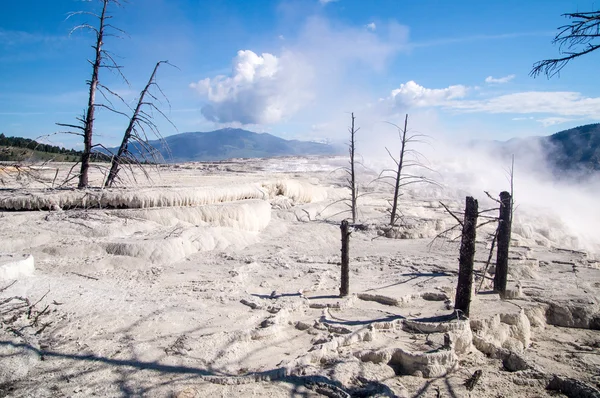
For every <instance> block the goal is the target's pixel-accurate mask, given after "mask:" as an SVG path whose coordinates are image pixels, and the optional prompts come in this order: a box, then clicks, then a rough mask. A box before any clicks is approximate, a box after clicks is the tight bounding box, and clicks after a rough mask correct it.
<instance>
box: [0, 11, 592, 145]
mask: <svg viewBox="0 0 600 398" xmlns="http://www.w3.org/2000/svg"><path fill="white" fill-rule="evenodd" d="M99 6H100V2H99V1H92V2H82V1H76V0H53V1H46V0H7V1H5V2H3V7H2V9H3V10H2V13H1V14H0V77H1V78H0V132H3V133H4V134H6V135H19V136H26V137H30V138H36V137H39V136H42V135H48V134H52V133H55V132H58V131H60V129H59V128H58V127H57V126H56V125H55V123H56V122H62V123H73V122H75V118H76V117H77V116H80V115H81V114H82V112H83V109H84V107H85V103H86V97H87V86H86V85H85V81H86V79H88V78H89V75H90V73H91V70H90V67H89V65H88V63H87V61H86V59H88V58H91V57H92V56H93V51H92V49H91V48H90V45H91V44H92V42H93V37H92V36H91V34H90V33H86V32H82V31H78V32H75V33H74V34H72V35H69V32H70V30H71V29H72V28H73V27H74V26H76V25H77V24H79V23H83V22H90V23H93V22H94V21H93V20H92V19H91V18H82V17H73V18H69V19H66V16H67V15H68V13H69V12H71V11H78V10H86V11H88V10H91V11H94V10H98V9H99ZM593 9H594V3H593V2H592V1H554V0H545V1H537V0H536V1H512V0H505V1H493V2H492V1H489V2H482V1H458V2H456V1H455V2H450V1H427V0H424V1H419V2H416V1H399V0H372V1H363V0H337V1H331V0H330V1H325V0H281V1H278V0H246V1H235V0H213V1H208V0H206V1H198V0H196V1H192V0H130V1H129V2H127V3H125V4H124V6H123V7H121V8H116V7H112V8H111V9H110V10H111V13H112V15H113V16H114V18H113V20H112V21H111V23H113V24H114V25H116V26H118V27H119V28H122V29H124V30H126V31H127V33H128V35H129V36H128V37H124V38H122V39H119V38H115V37H108V38H107V39H106V40H105V49H107V50H109V51H111V52H113V53H114V54H116V55H117V56H118V57H119V58H118V62H119V63H120V64H122V65H123V67H124V68H123V73H124V74H125V75H126V77H127V79H128V80H129V83H130V84H129V85H127V84H125V83H124V82H123V81H122V80H121V79H120V78H119V77H118V76H116V75H114V74H111V73H110V72H109V71H108V70H104V71H103V72H104V73H103V75H101V81H102V82H103V83H104V84H105V85H107V86H109V87H111V89H112V90H114V91H117V92H118V93H120V94H121V95H122V96H123V98H124V99H125V100H126V101H128V102H130V103H133V102H134V101H135V99H136V96H137V93H139V91H140V90H141V89H142V88H143V85H144V84H145V81H146V79H147V78H148V77H149V74H150V73H151V71H152V68H153V66H154V64H155V63H156V62H157V61H159V60H169V61H170V62H171V63H173V64H175V65H177V67H178V68H179V69H176V68H170V67H167V66H166V67H163V68H162V69H161V70H160V71H159V76H158V82H159V84H160V85H161V87H162V89H163V91H164V92H165V94H166V95H167V96H168V98H169V100H170V105H171V106H170V107H169V106H168V104H166V103H163V105H162V106H161V109H162V110H164V111H165V113H167V114H168V115H169V117H170V118H171V120H172V121H173V122H174V123H175V125H176V126H177V130H175V129H174V128H173V127H171V126H170V125H169V124H168V123H166V122H164V121H162V120H160V117H157V124H158V125H159V126H160V128H161V133H162V134H163V135H171V134H174V133H177V132H186V131H209V130H213V129H216V128H220V127H224V126H234V127H239V126H242V127H244V128H247V129H249V130H253V131H258V132H263V131H265V132H270V133H272V134H275V135H279V136H282V137H284V138H299V139H331V140H339V139H343V138H345V135H346V126H347V125H348V121H349V116H348V112H351V111H353V112H355V113H356V116H357V117H358V119H357V121H358V123H359V125H361V126H362V127H363V134H367V135H369V134H373V136H376V133H377V131H379V130H380V129H382V128H384V127H382V126H383V123H382V121H392V122H398V121H400V120H401V119H402V118H403V115H404V114H405V113H410V114H411V122H412V123H413V126H414V127H415V128H416V129H418V130H419V131H421V132H424V133H427V134H430V135H433V136H445V137H447V138H450V139H453V138H454V137H456V139H503V140H504V139H509V138H511V137H519V136H528V135H548V134H552V133H554V132H556V131H559V130H563V129H565V128H569V127H573V126H577V125H581V124H586V123H591V122H597V121H598V120H599V119H600V87H599V86H598V84H597V83H596V82H597V78H596V76H597V73H596V74H595V73H594V72H596V71H597V66H598V65H599V61H600V54H594V53H592V54H590V55H588V56H586V57H583V58H581V59H579V60H576V61H574V62H572V63H571V64H569V65H568V66H567V67H566V68H565V69H564V70H563V72H562V73H561V75H560V77H559V78H553V79H550V80H548V79H546V78H545V77H538V78H536V79H533V78H531V77H530V76H529V72H530V70H531V66H532V64H533V63H534V62H536V61H538V60H541V59H546V58H552V57H555V56H557V55H558V48H557V47H556V46H553V45H552V44H551V40H552V38H553V36H554V34H555V32H556V28H558V27H559V26H560V25H562V24H565V23H567V22H568V20H567V19H565V18H564V17H562V16H561V14H562V13H565V12H574V11H588V10H593ZM122 110H124V111H126V112H127V109H126V108H125V107H122ZM126 124H127V120H126V119H124V118H122V117H120V116H116V115H111V114H109V113H107V112H106V111H100V112H99V114H98V115H97V136H96V139H95V141H96V142H102V143H103V144H105V145H107V146H112V145H115V144H116V143H117V142H118V141H119V137H120V135H121V133H122V131H123V130H124V128H125V127H126ZM50 140H51V142H53V143H56V144H59V145H64V146H68V147H79V146H80V144H79V142H78V139H77V137H75V136H69V135H53V136H51V137H50Z"/></svg>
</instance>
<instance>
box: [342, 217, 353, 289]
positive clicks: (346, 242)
mask: <svg viewBox="0 0 600 398" xmlns="http://www.w3.org/2000/svg"><path fill="white" fill-rule="evenodd" d="M349 229H350V226H349V224H348V220H344V221H342V224H341V225H340V230H341V232H342V278H341V286H340V296H341V297H345V296H347V295H348V293H349V292H350V233H351V232H350V231H349Z"/></svg>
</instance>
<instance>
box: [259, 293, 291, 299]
mask: <svg viewBox="0 0 600 398" xmlns="http://www.w3.org/2000/svg"><path fill="white" fill-rule="evenodd" d="M250 295H251V296H253V297H258V298H261V299H278V298H280V297H301V296H302V295H301V294H300V293H281V294H274V295H271V294H258V293H251V294H250Z"/></svg>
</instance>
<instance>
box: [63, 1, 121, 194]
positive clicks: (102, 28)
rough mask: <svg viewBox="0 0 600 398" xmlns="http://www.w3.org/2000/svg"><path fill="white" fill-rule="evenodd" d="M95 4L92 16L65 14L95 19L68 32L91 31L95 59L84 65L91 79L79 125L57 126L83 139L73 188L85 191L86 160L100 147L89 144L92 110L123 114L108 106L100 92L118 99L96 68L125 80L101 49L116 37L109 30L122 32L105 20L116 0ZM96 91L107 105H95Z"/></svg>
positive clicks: (88, 160) (91, 129) (117, 3)
mask: <svg viewBox="0 0 600 398" xmlns="http://www.w3.org/2000/svg"><path fill="white" fill-rule="evenodd" d="M99 1H101V2H102V11H101V13H100V14H96V13H94V12H90V11H77V12H73V13H71V14H69V17H68V18H70V17H73V16H76V15H87V16H92V17H94V18H95V19H97V20H98V25H97V27H96V26H93V25H91V24H89V23H83V24H80V25H77V26H75V27H74V28H73V29H72V30H71V33H73V32H75V31H77V30H81V29H84V30H91V31H92V32H94V33H95V35H96V41H95V43H94V45H93V46H92V48H93V49H94V53H95V57H94V60H93V61H92V60H88V62H89V63H90V64H91V65H92V76H91V78H90V80H88V81H87V84H88V86H89V96H88V103H87V108H86V110H85V111H84V114H83V116H82V117H80V118H77V120H78V121H79V122H80V123H81V124H79V125H74V124H65V123H57V124H58V125H59V126H62V127H68V128H73V129H75V130H76V131H75V132H73V131H66V132H65V133H69V134H75V135H79V136H82V137H83V153H82V155H81V171H80V173H79V183H78V185H77V186H78V188H80V189H81V188H86V187H87V186H88V184H89V182H88V172H89V168H90V159H91V157H92V150H93V149H94V147H96V146H101V145H93V143H92V139H93V134H94V115H95V110H96V108H97V107H103V108H106V109H108V110H110V111H112V112H115V113H119V114H122V115H125V114H124V113H122V112H119V111H117V110H116V109H115V108H114V107H113V106H112V103H111V101H110V100H109V99H108V98H107V96H106V94H105V93H104V92H103V90H104V91H106V92H107V93H109V94H110V95H114V96H116V97H118V98H120V97H119V96H118V95H117V94H116V93H115V92H113V91H112V90H110V89H109V88H108V87H106V86H104V85H103V84H101V83H100V78H99V74H100V69H101V68H107V69H110V70H112V71H116V72H117V73H118V74H119V75H120V76H121V77H122V78H123V79H124V80H125V81H127V79H125V76H123V74H122V73H121V68H122V67H121V66H120V65H118V64H117V63H116V62H115V60H114V57H113V56H112V55H111V53H110V52H108V51H106V50H105V49H104V39H105V38H106V37H108V36H117V35H116V34H114V33H110V31H113V32H115V31H116V32H121V33H124V32H123V31H122V30H121V29H119V28H117V27H115V26H114V25H111V24H110V23H109V20H110V19H111V18H112V16H111V15H109V14H108V12H107V10H108V7H109V5H110V4H114V5H116V6H120V0H99ZM97 92H100V93H101V95H102V96H103V97H104V98H105V99H106V101H107V102H108V104H100V103H97V101H96V94H97ZM120 99H121V98H120ZM121 100H122V99H121Z"/></svg>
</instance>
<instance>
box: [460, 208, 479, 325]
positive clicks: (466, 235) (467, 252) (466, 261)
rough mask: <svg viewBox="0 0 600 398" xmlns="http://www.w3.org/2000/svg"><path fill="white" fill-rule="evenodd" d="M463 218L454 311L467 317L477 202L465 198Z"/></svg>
mask: <svg viewBox="0 0 600 398" xmlns="http://www.w3.org/2000/svg"><path fill="white" fill-rule="evenodd" d="M466 202H467V203H466V207H465V218H464V221H463V229H462V239H461V242H460V258H459V263H458V286H457V287H456V299H455V300H454V309H455V310H459V311H461V312H462V313H463V315H464V316H467V317H468V316H469V307H470V305H471V289H472V286H473V260H474V258H475V237H476V228H477V211H478V206H477V200H475V199H473V197H472V196H467V200H466Z"/></svg>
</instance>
